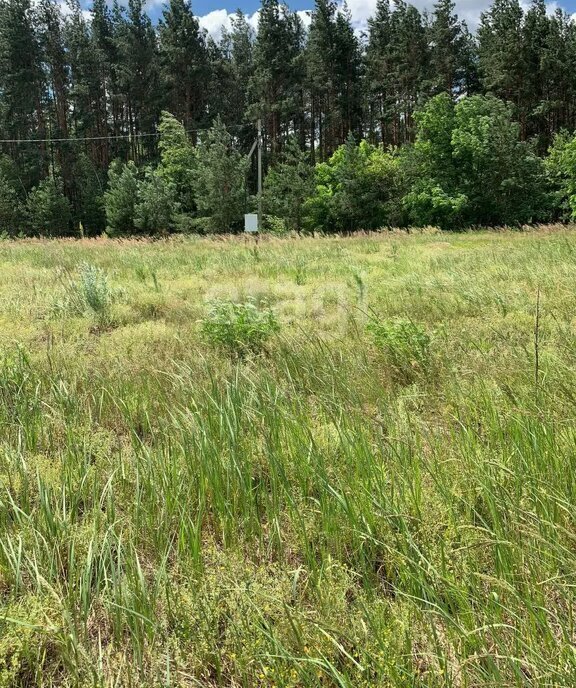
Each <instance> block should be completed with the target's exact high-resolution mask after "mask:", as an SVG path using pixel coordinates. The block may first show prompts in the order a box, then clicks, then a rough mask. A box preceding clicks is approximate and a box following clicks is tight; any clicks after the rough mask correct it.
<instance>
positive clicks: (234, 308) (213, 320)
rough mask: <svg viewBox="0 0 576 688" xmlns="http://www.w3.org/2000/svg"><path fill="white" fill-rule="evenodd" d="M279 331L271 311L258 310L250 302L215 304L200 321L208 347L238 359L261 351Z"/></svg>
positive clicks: (218, 302)
mask: <svg viewBox="0 0 576 688" xmlns="http://www.w3.org/2000/svg"><path fill="white" fill-rule="evenodd" d="M279 329H280V326H279V324H278V321H277V320H276V317H275V315H274V313H273V312H272V310H271V309H270V308H258V307H257V306H256V304H255V303H254V302H253V301H248V302H246V303H232V302H231V301H216V302H214V303H213V304H212V305H211V306H210V309H209V311H208V315H207V316H206V318H205V319H204V320H203V321H202V331H203V332H204V335H205V337H206V339H207V340H208V341H209V342H210V343H211V344H214V345H215V346H218V347H220V348H223V349H225V350H226V351H228V353H231V354H235V355H238V356H243V355H246V354H248V353H258V352H260V351H263V350H264V349H265V345H266V342H267V341H268V340H269V339H270V337H271V336H272V335H273V334H275V333H276V332H278V331H279Z"/></svg>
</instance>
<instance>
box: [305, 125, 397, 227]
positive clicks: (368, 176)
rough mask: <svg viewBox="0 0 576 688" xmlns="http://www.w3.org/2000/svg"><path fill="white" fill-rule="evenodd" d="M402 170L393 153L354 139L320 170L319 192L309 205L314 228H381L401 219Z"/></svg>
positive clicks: (310, 219) (319, 167)
mask: <svg viewBox="0 0 576 688" xmlns="http://www.w3.org/2000/svg"><path fill="white" fill-rule="evenodd" d="M399 188H400V168H399V164H398V160H397V159H396V157H395V155H394V154H393V153H388V152H386V151H383V150H382V149H380V148H376V147H375V146H371V145H370V144H369V143H367V142H366V141H361V142H360V144H359V145H356V144H355V142H354V139H353V137H352V136H350V137H349V138H348V141H347V142H346V144H345V145H343V146H341V147H340V148H338V150H337V151H336V152H335V153H334V155H332V157H331V158H330V159H329V160H328V161H327V162H325V163H321V164H319V165H317V167H316V189H315V193H314V195H313V196H312V197H311V198H310V199H309V200H308V202H307V204H306V212H307V215H308V218H309V219H308V222H309V223H310V226H311V228H320V229H322V230H324V231H326V232H331V231H353V230H357V229H377V228H379V227H382V226H384V225H390V224H396V222H394V220H399V219H400V218H399V215H398V211H397V210H396V209H395V208H396V207H397V206H398V200H399V197H398V189H399Z"/></svg>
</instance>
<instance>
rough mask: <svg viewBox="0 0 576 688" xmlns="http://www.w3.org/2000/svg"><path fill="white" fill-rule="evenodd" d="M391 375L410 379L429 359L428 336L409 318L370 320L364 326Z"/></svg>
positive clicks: (404, 379) (424, 368) (421, 370)
mask: <svg viewBox="0 0 576 688" xmlns="http://www.w3.org/2000/svg"><path fill="white" fill-rule="evenodd" d="M366 327H367V329H368V331H369V332H370V333H371V334H372V336H373V338H374V343H375V344H376V347H377V348H378V349H379V350H380V351H381V352H382V353H383V354H384V356H385V358H386V361H387V363H388V364H389V365H390V367H391V368H392V370H393V372H394V374H395V376H396V377H397V378H400V379H401V380H403V381H404V382H412V381H413V380H414V378H415V376H416V375H417V374H418V373H422V372H425V371H426V370H427V368H428V366H429V363H430V336H429V335H428V334H427V333H426V331H425V330H424V329H423V328H422V327H421V326H420V325H417V324H416V323H414V322H412V321H411V320H403V319H396V320H385V321H379V320H372V321H371V322H369V323H368V325H367V326H366Z"/></svg>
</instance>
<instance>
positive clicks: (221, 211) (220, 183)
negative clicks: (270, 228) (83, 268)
mask: <svg viewBox="0 0 576 688" xmlns="http://www.w3.org/2000/svg"><path fill="white" fill-rule="evenodd" d="M246 172H247V160H246V157H245V156H244V155H242V154H241V153H239V152H238V151H237V150H235V149H234V146H233V141H232V137H231V136H230V134H229V133H228V131H227V130H226V127H225V126H224V124H223V123H222V121H221V120H220V119H216V120H215V121H214V123H213V125H212V127H211V128H210V129H209V130H208V132H207V133H206V134H205V135H204V136H203V138H202V140H201V142H200V144H199V146H198V151H197V165H196V171H195V200H196V205H197V207H198V210H199V211H200V212H201V213H202V214H203V215H206V216H208V218H209V226H210V229H211V230H212V231H214V232H230V231H233V230H234V229H236V228H237V227H238V226H239V225H240V223H241V221H242V215H243V213H244V211H245V209H246Z"/></svg>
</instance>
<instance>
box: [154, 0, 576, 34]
mask: <svg viewBox="0 0 576 688" xmlns="http://www.w3.org/2000/svg"><path fill="white" fill-rule="evenodd" d="M238 1H239V0H196V1H195V2H194V0H192V2H193V8H194V12H195V13H196V14H197V15H198V17H199V19H200V24H201V26H203V27H204V28H205V29H206V30H207V31H208V32H209V33H211V34H212V35H215V36H217V35H218V34H219V32H220V29H221V27H222V25H225V24H227V23H228V21H229V18H230V16H231V15H232V14H234V12H235V11H236V9H237V8H238V7H240V9H241V10H242V11H243V12H244V14H246V15H248V16H249V18H250V20H251V23H252V24H253V25H254V26H256V25H257V22H258V15H257V9H258V6H259V0H242V2H241V4H240V5H238ZM162 2H163V0H148V8H149V11H150V14H151V15H153V16H154V15H155V14H156V13H159V12H160V8H161V5H162ZM347 4H348V8H349V10H350V12H351V14H352V21H353V23H354V26H355V28H356V30H357V31H358V32H360V31H362V30H363V29H365V28H366V21H367V19H368V17H370V16H371V15H372V14H373V13H374V9H375V7H376V0H347ZM412 4H414V5H416V7H418V8H420V9H422V10H423V9H430V8H431V6H432V4H433V0H432V1H430V0H412ZM490 4H491V0H456V12H457V13H458V16H459V17H460V18H461V19H464V20H465V21H466V23H467V24H468V26H469V28H470V29H471V30H474V29H475V28H476V26H477V25H478V21H479V19H480V14H481V12H483V11H484V10H486V9H487V8H488V7H489V6H490ZM521 4H523V5H524V4H525V5H526V6H528V4H529V0H521ZM288 5H289V6H290V8H291V9H293V10H297V11H299V13H300V14H301V16H302V18H303V20H304V21H305V22H306V19H307V17H308V16H309V10H310V9H311V8H312V6H313V1H312V0H289V1H288ZM548 7H549V11H550V12H554V10H555V9H556V8H557V7H562V8H563V9H565V10H566V11H567V12H568V13H570V14H573V16H574V20H575V21H576V0H564V2H558V1H556V0H551V1H550V2H549V3H548Z"/></svg>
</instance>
